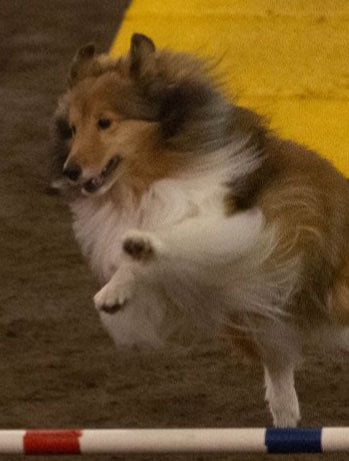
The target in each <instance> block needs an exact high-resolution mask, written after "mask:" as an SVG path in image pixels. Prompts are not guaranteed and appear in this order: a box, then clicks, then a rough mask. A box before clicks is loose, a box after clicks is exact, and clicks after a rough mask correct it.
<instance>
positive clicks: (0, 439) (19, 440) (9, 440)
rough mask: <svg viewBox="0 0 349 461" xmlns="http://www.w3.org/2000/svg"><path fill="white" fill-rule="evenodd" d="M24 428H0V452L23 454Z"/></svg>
mask: <svg viewBox="0 0 349 461" xmlns="http://www.w3.org/2000/svg"><path fill="white" fill-rule="evenodd" d="M25 433H26V431H25V430H21V429H20V430H3V429H2V430H0V454H13V455H15V454H23V453H24V450H23V437H24V435H25Z"/></svg>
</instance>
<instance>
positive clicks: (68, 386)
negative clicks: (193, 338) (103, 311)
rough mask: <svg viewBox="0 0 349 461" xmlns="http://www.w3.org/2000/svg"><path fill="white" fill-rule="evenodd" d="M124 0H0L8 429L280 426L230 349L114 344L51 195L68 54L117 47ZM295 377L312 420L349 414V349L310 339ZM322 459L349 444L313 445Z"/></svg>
mask: <svg viewBox="0 0 349 461" xmlns="http://www.w3.org/2000/svg"><path fill="white" fill-rule="evenodd" d="M126 3H127V1H126V0H119V1H108V0H99V1H98V2H95V1H93V0H74V2H72V1H69V0H50V1H45V0H33V1H31V2H29V1H25V0H13V1H11V2H9V1H7V0H0V11H1V13H0V95H1V97H0V132H1V144H0V149H1V162H0V261H1V264H0V280H1V293H0V300H1V303H0V334H1V341H0V353H1V362H0V370H1V378H0V428H23V427H26V428H38V427H41V428H44V427H46V428H56V427H58V428H64V427H86V428H92V427H97V428H110V427H125V428H129V427H138V428H140V427H149V428H150V427H194V426H198V427H204V426H218V427H229V426H232V427H234V426H235V427H239V426H243V427H248V426H264V425H266V424H270V417H269V414H268V412H267V410H266V407H265V404H264V402H263V388H262V385H261V383H262V372H261V370H260V369H259V368H258V369H256V368H253V367H249V366H247V365H245V364H244V363H243V362H242V361H241V360H240V359H239V358H238V357H237V356H235V355H234V354H233V355H232V354H231V353H230V352H229V351H226V350H225V349H224V348H223V347H220V346H212V345H205V346H203V347H201V348H198V349H196V350H193V351H191V352H190V353H186V354H174V353H171V354H167V353H158V354H155V353H154V354H148V355H142V354H141V353H139V352H138V351H137V350H130V351H127V352H125V351H118V350H116V349H115V347H114V345H113V344H112V342H111V340H110V339H109V337H108V336H107V334H106V333H105V332H104V330H103V329H102V327H101V325H100V323H99V319H98V316H97V314H96V313H95V311H94V308H93V305H92V296H93V294H94V292H95V290H96V282H95V281H94V280H93V278H92V276H91V274H90V272H89V269H88V267H87V264H86V262H85V261H83V259H82V258H81V256H80V253H79V249H78V247H77V245H76V243H75V242H74V238H73V234H72V231H71V224H70V215H69V210H68V208H67V206H66V204H65V203H64V201H63V200H62V198H61V197H59V196H53V195H50V194H48V193H47V185H48V179H47V175H46V172H47V169H46V165H47V158H48V150H49V149H48V144H49V137H50V136H49V126H50V120H51V116H52V113H53V111H54V108H55V102H56V99H57V96H58V95H59V94H60V93H61V92H62V90H63V88H64V85H65V79H66V75H67V69H68V67H69V63H70V60H71V58H72V56H73V55H74V53H75V51H76V49H77V48H78V47H79V46H81V45H83V44H85V43H87V42H90V41H91V40H92V41H95V42H96V43H97V45H98V48H99V49H100V50H106V49H108V47H109V45H110V43H111V40H112V38H113V34H114V31H115V30H116V27H117V24H118V23H119V21H120V19H121V16H122V13H123V9H124V7H125V5H126ZM297 388H298V391H299V396H300V401H301V405H302V413H303V420H302V424H303V425H324V426H325V425H347V426H348V425H349V367H348V360H347V359H345V358H344V359H341V360H338V359H336V360H334V359H333V358H332V357H326V358H324V357H321V356H320V355H318V354H315V353H314V352H312V351H309V355H308V356H307V359H306V361H305V363H304V367H303V369H302V370H301V371H299V373H298V375H297ZM14 458H16V459H18V458H17V457H7V458H6V457H5V456H4V457H2V458H0V460H1V459H4V460H5V459H7V460H10V459H14ZM320 458H321V460H323V461H327V460H328V461H329V460H343V461H344V460H345V459H349V455H345V454H339V455H338V454H337V455H332V456H331V455H323V456H320V455H308V456H306V459H308V460H309V461H315V460H320ZM32 459H35V458H32ZM38 459H42V458H38ZM51 459H58V458H51ZM65 459H67V458H65ZM85 459H86V460H88V461H92V460H97V459H98V460H101V461H103V460H105V461H106V460H114V459H115V460H119V459H120V460H121V459H122V457H115V456H114V457H113V456H107V455H103V456H86V457H85ZM132 459H134V460H140V461H145V460H150V459H156V460H167V461H174V460H177V459H178V460H181V459H183V460H196V461H198V460H205V461H208V460H211V459H215V460H217V461H219V460H221V461H223V460H228V459H234V460H245V461H264V460H269V459H278V460H286V459H287V460H290V461H291V460H300V459H303V457H302V456H288V457H287V456H285V457H284V456H277V457H275V456H274V458H273V457H272V456H268V455H265V456H260V455H236V456H230V457H228V456H224V455H219V456H214V455H211V456H209V455H196V456H195V455H189V456H179V455H178V456H175V455H166V456H162V455H159V456H150V455H147V456H129V457H127V460H132Z"/></svg>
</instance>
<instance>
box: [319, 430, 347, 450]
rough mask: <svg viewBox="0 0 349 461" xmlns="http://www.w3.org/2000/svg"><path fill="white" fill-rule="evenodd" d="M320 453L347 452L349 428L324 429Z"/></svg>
mask: <svg viewBox="0 0 349 461" xmlns="http://www.w3.org/2000/svg"><path fill="white" fill-rule="evenodd" d="M321 446H322V451H323V452H324V453H327V452H329V451H337V452H339V451H342V452H349V427H324V428H323V429H322V437H321Z"/></svg>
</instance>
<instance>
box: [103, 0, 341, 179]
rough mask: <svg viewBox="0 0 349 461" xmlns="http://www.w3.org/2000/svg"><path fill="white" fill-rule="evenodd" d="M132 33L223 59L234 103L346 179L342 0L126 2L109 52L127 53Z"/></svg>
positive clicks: (159, 42)
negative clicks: (265, 120) (261, 117)
mask: <svg viewBox="0 0 349 461" xmlns="http://www.w3.org/2000/svg"><path fill="white" fill-rule="evenodd" d="M134 32H142V33H144V34H146V35H149V36H150V37H152V39H153V40H154V41H155V43H156V44H157V46H159V47H170V48H173V49H177V50H183V51H190V52H194V53H198V54H200V55H204V56H210V57H212V58H213V59H216V60H217V59H218V58H220V57H223V59H222V62H221V64H220V69H219V70H220V71H221V73H222V75H224V76H225V80H226V81H227V88H228V91H229V92H231V94H232V95H235V94H238V95H239V98H238V101H239V103H240V104H242V105H246V106H248V107H251V108H253V109H255V110H257V111H258V112H260V113H263V114H266V115H267V116H268V117H269V118H270V120H271V126H272V127H273V128H274V129H276V131H278V132H279V133H280V134H281V135H282V136H284V137H288V138H291V139H294V140H297V141H299V142H302V143H304V144H306V145H308V146H310V147H311V148H313V149H316V150H318V151H319V152H320V153H321V154H322V155H324V156H326V157H327V158H329V159H330V160H331V161H332V162H333V163H334V164H335V165H336V166H337V167H338V168H339V169H341V170H342V171H343V172H344V173H345V174H347V175H348V176H349V2H348V1H347V0H321V1H319V0H307V1H305V0H292V1H289V0H277V1H276V0H176V1H174V0H161V1H155V0H133V2H132V4H131V7H130V8H129V10H128V11H127V13H126V16H125V19H124V21H123V24H122V27H121V30H120V32H119V34H118V36H117V38H116V40H115V42H114V44H113V46H112V49H111V53H112V54H113V55H116V56H117V55H119V54H122V53H125V52H127V50H128V47H129V41H130V37H131V35H132V33H134Z"/></svg>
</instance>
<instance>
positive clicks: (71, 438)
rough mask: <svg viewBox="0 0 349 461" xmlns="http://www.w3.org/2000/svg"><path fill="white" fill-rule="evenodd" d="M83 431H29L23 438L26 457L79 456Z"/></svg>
mask: <svg viewBox="0 0 349 461" xmlns="http://www.w3.org/2000/svg"><path fill="white" fill-rule="evenodd" d="M81 435H82V432H81V431H78V430H51V431H50V430H47V431H27V432H26V434H25V436H24V438H23V445H24V453H25V454H26V455H53V454H58V455H59V454H67V455H78V454H81V451H80V441H79V439H80V437H81Z"/></svg>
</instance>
